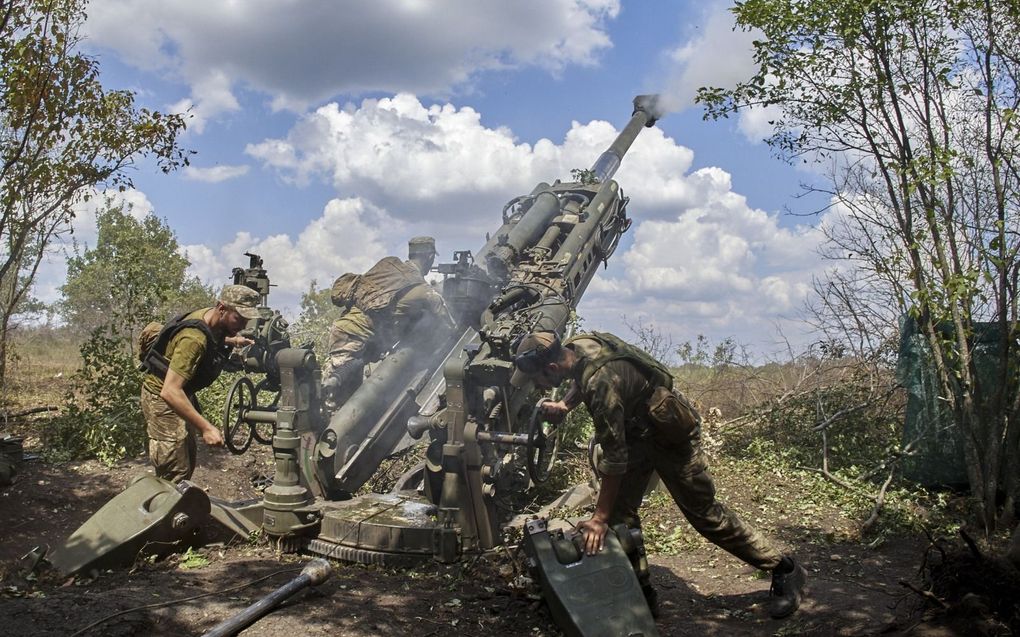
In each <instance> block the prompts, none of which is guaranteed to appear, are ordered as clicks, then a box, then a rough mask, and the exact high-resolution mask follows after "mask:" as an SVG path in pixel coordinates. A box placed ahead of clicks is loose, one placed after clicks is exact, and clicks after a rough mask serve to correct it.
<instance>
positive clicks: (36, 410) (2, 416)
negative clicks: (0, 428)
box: [0, 405, 60, 422]
mask: <svg viewBox="0 0 1020 637" xmlns="http://www.w3.org/2000/svg"><path fill="white" fill-rule="evenodd" d="M46 411H60V407H54V406H52V405H47V406H46V407H32V408H31V409H25V410H24V411H15V412H13V413H11V412H6V411H4V412H0V420H3V421H4V422H7V421H9V420H14V419H15V418H23V417H25V416H31V415H32V414H41V413H43V412H46Z"/></svg>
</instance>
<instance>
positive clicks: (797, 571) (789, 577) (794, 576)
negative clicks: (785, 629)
mask: <svg viewBox="0 0 1020 637" xmlns="http://www.w3.org/2000/svg"><path fill="white" fill-rule="evenodd" d="M806 580H807V571H805V570H804V567H803V566H801V565H800V564H798V563H797V562H795V561H794V560H793V558H790V557H784V558H783V560H782V561H781V562H780V563H779V566H777V567H776V568H775V569H773V571H772V587H771V588H770V589H769V597H770V598H771V599H770V600H769V615H770V616H771V617H772V618H773V619H782V618H783V617H788V616H790V615H791V614H793V611H795V610H797V607H798V606H800V600H801V599H802V598H803V597H804V582H805V581H806Z"/></svg>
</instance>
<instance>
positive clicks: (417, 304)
mask: <svg viewBox="0 0 1020 637" xmlns="http://www.w3.org/2000/svg"><path fill="white" fill-rule="evenodd" d="M435 258H436V242H435V239H433V238H432V237H415V238H413V239H411V240H410V241H409V242H408V260H407V261H400V259H398V258H397V257H386V258H384V259H382V260H381V261H379V263H377V264H376V265H374V266H372V268H371V269H369V270H368V271H367V272H365V274H362V275H353V274H345V275H343V276H342V277H340V278H338V279H337V281H336V282H335V283H334V284H333V295H332V300H333V303H334V304H336V305H338V306H340V307H342V308H344V310H345V311H344V314H343V316H341V317H340V318H339V319H337V320H336V321H334V323H333V325H332V326H331V328H330V331H329V359H328V360H327V362H326V365H325V369H324V370H323V379H324V382H323V385H324V387H325V388H326V390H327V394H329V395H330V397H331V402H332V403H333V404H335V405H340V404H342V403H343V402H344V401H345V400H346V399H347V398H348V397H350V395H351V394H352V393H353V392H354V390H356V389H357V388H358V387H359V386H360V385H361V381H362V379H363V378H364V368H365V364H366V363H369V362H372V361H374V360H378V359H379V357H381V356H382V355H383V354H384V353H385V352H387V351H388V350H389V349H390V348H391V347H393V345H394V344H395V343H397V342H398V341H400V340H401V339H402V338H404V336H406V335H407V334H408V332H410V330H411V328H412V327H414V326H415V325H417V324H418V323H419V321H422V320H423V319H437V320H439V321H440V322H441V323H443V324H444V325H452V324H453V320H452V318H451V317H450V312H449V311H448V310H447V308H446V303H445V302H444V301H443V297H442V296H441V295H440V294H439V293H438V292H436V291H435V290H434V289H433V288H432V286H431V285H430V284H429V283H428V281H426V280H425V274H427V273H428V272H429V270H431V269H432V263H433V262H434V261H435Z"/></svg>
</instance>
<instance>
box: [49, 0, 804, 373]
mask: <svg viewBox="0 0 1020 637" xmlns="http://www.w3.org/2000/svg"><path fill="white" fill-rule="evenodd" d="M726 6H727V5H726V4H723V3H711V2H709V3H700V2H699V3H694V2H664V1H663V2H660V1H650V0H646V1H643V2H636V1H624V0H516V1H515V2H509V3H508V2H505V1H502V0H435V1H432V2H428V1H425V0H376V1H374V2H361V1H353V0H351V1H345V2H329V1H324V0H319V1H313V0H246V1H245V2H225V1H222V2H221V1H214V2H209V1H208V0H204V1H200V0H175V1H174V2H169V3H157V2H155V1H154V0H102V1H96V2H94V3H93V4H92V6H91V7H90V8H89V20H88V22H87V24H86V28H85V35H86V37H87V46H88V50H89V51H90V52H91V53H93V54H94V55H96V56H98V57H99V59H100V63H101V66H102V69H103V78H104V82H105V83H106V84H107V85H108V86H109V87H111V88H129V89H132V90H134V91H136V92H137V94H138V100H139V102H140V104H142V105H145V106H148V107H150V108H156V109H159V110H164V111H166V110H171V111H178V110H183V109H188V108H190V111H189V112H190V113H191V114H192V119H191V121H190V125H189V131H188V132H187V134H186V136H185V137H184V139H183V142H184V144H185V145H186V146H187V147H189V148H191V149H193V150H195V151H196V154H195V155H194V156H193V160H192V167H191V168H190V169H188V170H184V171H181V172H178V173H176V174H173V175H169V176H166V175H162V174H160V173H158V172H157V171H154V170H152V169H151V168H150V167H147V166H144V165H143V166H140V168H139V170H138V171H137V172H136V173H135V174H134V181H135V186H136V190H135V191H133V192H129V193H128V194H127V198H128V200H129V201H131V202H132V203H133V204H134V205H135V211H136V214H144V213H147V212H153V213H155V214H156V215H158V216H160V217H163V218H165V219H166V220H167V221H168V223H169V224H170V226H171V227H172V228H173V229H174V230H175V231H176V233H177V235H178V238H179V240H180V242H181V243H182V244H183V245H184V246H185V250H186V251H187V254H188V256H189V258H191V259H192V261H193V271H194V272H195V273H196V274H198V275H199V276H201V277H202V278H204V279H205V280H207V281H208V282H210V283H212V284H214V285H216V286H218V285H220V284H222V283H223V282H224V281H225V280H226V278H227V277H228V276H229V274H230V269H231V267H233V266H235V265H242V264H243V263H244V261H245V259H244V258H243V257H242V253H243V252H244V251H246V250H255V251H258V252H260V253H261V254H263V256H264V258H265V261H266V266H267V268H268V269H269V272H270V276H271V277H272V278H273V280H274V283H276V284H277V285H278V287H277V288H276V290H274V292H273V294H272V296H271V300H272V301H273V304H274V305H277V306H280V307H282V308H284V309H285V313H286V311H287V310H290V313H291V316H293V309H294V308H296V307H297V300H298V298H299V294H300V292H301V291H303V290H305V289H307V286H308V284H309V282H310V281H311V280H312V279H315V280H317V281H318V282H319V284H320V285H328V284H329V283H330V282H331V281H332V279H333V278H334V277H335V276H337V275H339V274H341V273H343V272H345V271H348V270H354V271H358V270H363V269H365V268H366V267H368V266H369V265H371V263H373V262H374V261H375V260H376V259H378V258H380V257H382V256H385V255H386V254H391V253H396V254H403V253H404V252H405V250H406V247H405V246H406V240H407V238H408V237H410V236H413V235H417V234H432V235H434V236H436V238H437V242H438V247H439V250H440V258H443V257H446V258H447V259H448V258H449V257H450V255H452V252H453V251H454V250H461V249H472V250H473V249H477V248H478V247H480V246H481V245H482V243H483V242H484V234H485V232H486V231H492V230H495V229H496V227H498V225H499V216H500V210H501V208H502V205H503V203H505V202H506V201H507V200H509V199H510V198H512V197H513V196H516V195H519V194H522V193H524V192H527V191H529V190H530V189H531V187H532V186H533V185H534V184H535V183H537V182H538V181H540V180H552V179H555V178H567V177H569V171H570V169H571V168H579V167H581V168H586V167H588V166H590V164H591V163H592V161H594V159H595V157H596V156H597V155H598V153H600V152H601V151H602V150H604V148H605V147H606V146H607V145H608V143H609V142H610V141H611V140H612V139H613V137H614V136H615V134H616V132H617V131H618V130H619V128H621V127H622V126H623V124H625V123H626V121H627V119H628V117H629V115H630V108H631V99H632V98H633V96H634V95H636V94H638V93H648V92H659V93H663V94H664V95H666V96H667V98H668V99H669V100H670V103H671V104H672V105H673V106H674V107H675V108H676V111H675V112H673V113H671V114H669V115H667V116H666V117H664V118H663V119H662V120H660V122H659V124H658V125H657V127H656V128H655V129H648V130H645V131H644V132H643V133H642V135H641V136H640V137H639V139H638V141H637V142H636V143H635V145H634V147H633V149H632V151H631V153H630V154H629V155H628V157H627V158H625V159H624V162H623V167H622V168H621V169H620V172H619V173H617V176H616V178H617V180H618V181H619V182H620V184H621V186H622V188H623V190H624V193H625V194H626V195H628V196H630V197H631V206H630V209H629V210H630V214H631V216H632V217H634V226H633V227H632V229H631V231H630V232H629V233H628V235H627V236H626V238H625V240H624V242H623V243H622V244H621V249H620V250H619V251H618V252H617V254H616V255H615V256H614V259H613V260H612V261H611V264H610V267H609V268H608V269H607V270H605V271H603V272H602V273H601V274H600V275H599V276H598V278H597V279H596V280H595V281H594V282H593V284H592V286H591V288H590V289H589V293H588V294H587V295H586V297H585V299H584V301H583V302H582V305H581V313H582V315H583V316H584V317H585V320H586V323H585V325H586V326H587V327H590V328H596V329H609V330H613V331H617V332H618V333H620V334H621V335H623V336H629V334H628V331H627V328H626V327H625V326H624V322H625V321H624V319H623V317H624V316H626V317H627V318H626V321H629V322H632V323H633V322H636V321H639V320H640V321H643V322H645V323H647V324H654V325H655V326H657V327H658V328H660V329H661V330H663V331H664V332H667V333H669V334H670V335H671V337H672V338H673V340H674V341H675V342H682V341H685V340H691V339H694V338H695V337H696V336H697V335H698V334H705V335H707V336H709V337H710V338H712V339H714V340H718V339H721V338H725V337H734V338H735V339H736V340H737V341H738V342H741V343H745V344H747V345H749V346H750V347H752V348H753V349H755V350H756V351H758V352H764V353H768V352H769V351H770V350H771V349H774V348H775V347H776V343H777V340H778V335H777V330H776V328H777V327H778V328H779V329H781V330H782V332H783V334H784V335H785V336H786V337H788V338H791V339H792V340H793V341H794V342H795V343H806V342H809V341H810V335H808V334H807V333H806V331H805V329H804V322H803V321H802V320H801V318H800V315H801V308H802V306H803V304H804V301H805V298H807V296H808V295H809V293H810V286H811V278H812V276H814V275H816V274H817V273H819V272H821V269H822V267H823V266H824V264H823V263H822V262H821V261H820V260H819V259H818V257H817V256H816V255H815V252H814V250H815V249H816V247H817V245H818V243H819V241H820V234H819V232H818V230H817V229H816V228H813V227H811V226H815V225H818V224H819V223H824V219H819V218H817V217H804V216H798V215H788V214H784V212H785V211H786V210H790V211H792V212H794V213H801V214H804V213H809V212H811V211H812V210H814V209H816V208H818V207H820V206H821V203H823V202H820V201H819V200H818V199H817V198H814V199H796V198H795V196H796V195H797V194H798V192H799V183H800V182H803V181H809V180H812V179H815V178H816V175H815V174H813V173H810V172H805V171H803V170H800V169H798V168H795V167H790V166H786V165H784V164H783V163H781V162H779V161H777V160H775V159H773V158H772V157H771V155H770V152H769V149H768V148H767V147H766V146H765V145H764V144H762V143H761V142H760V139H761V138H762V137H763V136H764V134H765V130H764V129H763V128H762V124H763V123H764V122H765V120H767V114H766V113H751V114H749V115H748V116H746V117H741V118H736V119H732V120H728V121H721V122H704V121H702V113H701V110H700V109H699V108H698V107H695V106H693V105H691V103H690V101H691V97H692V96H693V94H694V90H695V89H696V88H697V86H700V85H703V84H706V83H709V82H712V83H717V84H720V85H726V84H728V83H731V82H732V81H734V80H735V79H737V78H741V77H746V76H747V75H748V74H749V73H750V70H751V67H750V54H749V51H750V44H749V43H750V38H751V36H750V35H748V34H742V33H734V32H733V31H732V22H731V20H730V16H729V14H728V12H727V11H726ZM92 219H93V217H92V215H91V214H90V212H89V210H88V209H87V208H83V209H82V211H81V213H80V215H79V218H78V220H77V221H76V222H75V233H76V235H77V236H78V237H79V240H85V241H88V240H89V239H90V238H93V237H94V227H93V226H90V224H93V223H94V222H93V221H92ZM59 262H60V259H59V258H55V259H54V263H53V264H51V266H50V267H49V268H48V269H47V270H46V272H44V273H43V276H42V279H41V280H40V285H39V289H38V291H37V293H38V294H39V296H41V297H42V298H44V299H46V298H48V297H52V296H53V295H54V294H56V292H55V289H56V286H57V285H59V278H60V263H59ZM49 300H52V298H49Z"/></svg>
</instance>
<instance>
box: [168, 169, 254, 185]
mask: <svg viewBox="0 0 1020 637" xmlns="http://www.w3.org/2000/svg"><path fill="white" fill-rule="evenodd" d="M250 168H251V167H250V166H246V165H240V166H209V167H207V168H202V167H200V166H187V167H186V168H185V169H184V177H185V178H186V179H191V180H193V181H203V182H206V183H210V184H218V183H220V182H223V181H227V180H230V179H234V178H236V177H241V176H243V175H247V174H248V170H249V169H250Z"/></svg>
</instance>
